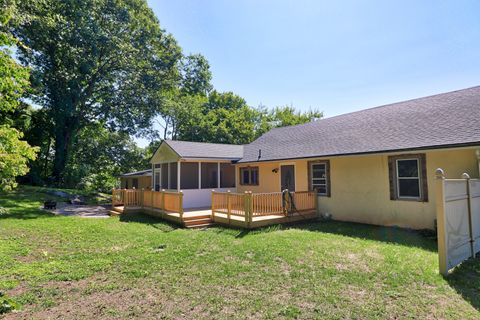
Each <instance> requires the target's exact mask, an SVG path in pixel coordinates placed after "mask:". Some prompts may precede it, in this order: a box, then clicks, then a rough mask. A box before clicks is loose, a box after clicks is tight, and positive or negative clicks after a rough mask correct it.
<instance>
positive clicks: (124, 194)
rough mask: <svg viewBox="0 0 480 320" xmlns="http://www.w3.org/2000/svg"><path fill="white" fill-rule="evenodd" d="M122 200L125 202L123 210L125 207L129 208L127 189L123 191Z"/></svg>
mask: <svg viewBox="0 0 480 320" xmlns="http://www.w3.org/2000/svg"><path fill="white" fill-rule="evenodd" d="M122 200H123V208H124V209H125V207H126V206H127V202H128V200H127V189H123V191H122Z"/></svg>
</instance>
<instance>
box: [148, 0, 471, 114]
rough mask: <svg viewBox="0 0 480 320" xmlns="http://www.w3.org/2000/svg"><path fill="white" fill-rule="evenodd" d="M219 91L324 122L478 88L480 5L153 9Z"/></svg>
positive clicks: (165, 1) (196, 1)
mask: <svg viewBox="0 0 480 320" xmlns="http://www.w3.org/2000/svg"><path fill="white" fill-rule="evenodd" d="M149 5H150V6H151V7H152V8H153V10H154V11H155V13H156V15H157V17H158V19H159V20H160V24H161V26H162V28H164V29H166V30H167V31H168V32H170V33H172V34H173V35H174V37H175V38H176V39H177V41H178V43H179V45H180V46H181V47H182V48H183V50H184V52H185V53H201V54H203V55H204V56H205V57H206V58H207V59H208V61H209V62H210V65H211V70H212V73H213V81H212V82H213V84H214V86H215V88H216V89H217V90H219V91H233V92H235V93H237V94H239V95H240V96H242V97H244V98H245V99H246V100H247V102H248V104H249V105H251V106H258V105H259V104H263V105H266V106H268V107H273V106H279V105H285V104H289V105H290V104H292V105H293V106H295V107H296V108H299V109H304V110H306V109H308V108H309V107H314V108H319V109H320V110H322V111H324V113H325V116H326V117H329V116H334V115H338V114H342V113H347V112H351V111H355V110H360V109H365V108H368V107H374V106H378V105H382V104H386V103H391V102H396V101H402V100H406V99H411V98H415V97H421V96H425V95H430V94H435V93H440V92H445V91H450V90H455V89H461V88H466V87H471V86H475V85H480V80H479V79H480V63H479V62H480V1H458V0H456V1H438V0H436V1H385V0H383V1H358V0H356V1H355V0H352V1H313V0H311V1H310V0H308V1H307V0H305V1H300V0H299V1H293V0H292V1H284V0H275V1H273V0H269V1H266V0H265V1H260V0H257V1H254V0H237V1H229V0H223V1H221V0H218V1H217V0H156V1H153V0H151V1H149Z"/></svg>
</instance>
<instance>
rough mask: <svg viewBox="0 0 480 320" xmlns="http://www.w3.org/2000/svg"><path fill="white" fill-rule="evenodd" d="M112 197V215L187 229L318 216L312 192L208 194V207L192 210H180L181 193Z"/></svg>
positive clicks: (135, 192)
mask: <svg viewBox="0 0 480 320" xmlns="http://www.w3.org/2000/svg"><path fill="white" fill-rule="evenodd" d="M113 194H114V199H115V201H114V202H113V205H112V211H111V213H112V214H124V213H137V212H143V213H145V214H148V215H151V216H155V217H159V218H161V219H165V220H168V221H171V222H173V223H176V224H179V225H181V226H184V227H189V228H202V227H208V226H211V225H212V224H221V225H226V226H233V227H239V228H248V229H250V228H259V227H263V226H268V225H273V224H282V223H292V222H297V221H303V220H311V219H316V218H317V217H318V214H317V211H318V210H317V203H316V200H317V198H316V194H314V193H312V192H297V193H295V194H293V195H288V199H287V198H286V197H284V195H282V194H281V193H265V194H252V193H245V194H238V193H237V194H235V193H230V192H212V207H208V208H192V209H185V208H183V203H182V199H183V196H182V194H181V192H180V193H178V194H174V193H172V192H168V193H167V192H154V191H143V190H114V193H113ZM125 204H126V205H125Z"/></svg>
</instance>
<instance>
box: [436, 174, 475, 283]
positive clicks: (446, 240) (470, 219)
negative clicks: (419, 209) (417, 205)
mask: <svg viewBox="0 0 480 320" xmlns="http://www.w3.org/2000/svg"><path fill="white" fill-rule="evenodd" d="M436 176H437V180H436V199H437V204H436V205H437V235H438V256H439V267H440V273H441V274H443V275H447V274H448V271H449V270H450V269H452V268H453V267H455V266H456V265H458V264H459V263H461V262H462V261H464V260H466V259H468V258H470V257H475V254H476V253H477V252H479V251H480V179H470V177H469V176H468V174H466V173H464V174H463V175H462V178H461V179H445V175H444V172H443V170H442V169H437V171H436Z"/></svg>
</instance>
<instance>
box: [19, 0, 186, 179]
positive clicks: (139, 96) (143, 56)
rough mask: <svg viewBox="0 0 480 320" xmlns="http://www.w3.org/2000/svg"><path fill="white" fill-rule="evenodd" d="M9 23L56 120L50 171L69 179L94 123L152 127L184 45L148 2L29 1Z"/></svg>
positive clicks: (38, 97) (39, 95)
mask: <svg viewBox="0 0 480 320" xmlns="http://www.w3.org/2000/svg"><path fill="white" fill-rule="evenodd" d="M19 6H20V10H21V11H22V12H25V14H27V15H28V16H29V19H28V21H27V22H25V21H17V20H15V23H14V25H13V27H12V28H11V30H10V31H11V32H12V34H13V35H15V37H17V38H18V39H20V40H21V41H22V43H24V45H25V46H23V47H20V48H19V49H20V50H19V54H18V57H19V59H20V60H21V61H22V62H24V63H26V64H27V65H28V66H30V67H31V68H32V78H33V83H34V85H35V92H34V94H32V95H31V98H32V99H33V100H34V101H35V102H36V103H38V104H39V105H41V106H43V107H44V108H45V109H46V110H47V111H48V114H49V117H50V118H51V119H52V124H53V126H54V130H53V133H54V142H55V154H54V163H53V176H54V177H55V179H56V182H58V183H61V182H64V178H65V167H66V165H67V163H68V162H69V157H70V156H71V155H72V146H73V144H74V142H75V141H76V135H77V134H78V133H79V132H80V130H82V128H84V127H86V126H88V125H89V124H90V123H92V121H98V120H101V121H102V123H104V124H105V125H106V126H108V128H110V129H113V130H118V131H124V132H129V133H136V132H138V130H139V129H141V128H145V127H147V126H148V125H149V123H150V120H151V118H152V117H153V116H154V115H155V114H156V113H157V112H158V111H159V110H160V109H161V108H162V101H163V99H161V98H160V96H161V94H162V92H164V91H165V90H168V89H169V88H173V87H174V86H176V83H177V79H178V68H177V64H178V61H179V59H180V57H181V51H180V48H179V47H178V46H177V44H176V42H175V40H174V39H173V37H172V36H171V35H169V34H167V33H166V32H165V31H164V30H162V29H161V28H160V26H159V23H158V20H157V19H156V17H155V15H154V13H153V11H152V10H151V9H150V8H149V7H148V5H147V3H146V1H144V0H128V1H127V0H87V1H79V0H67V1H56V0H42V1H33V0H26V1H22V2H21V3H19Z"/></svg>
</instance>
